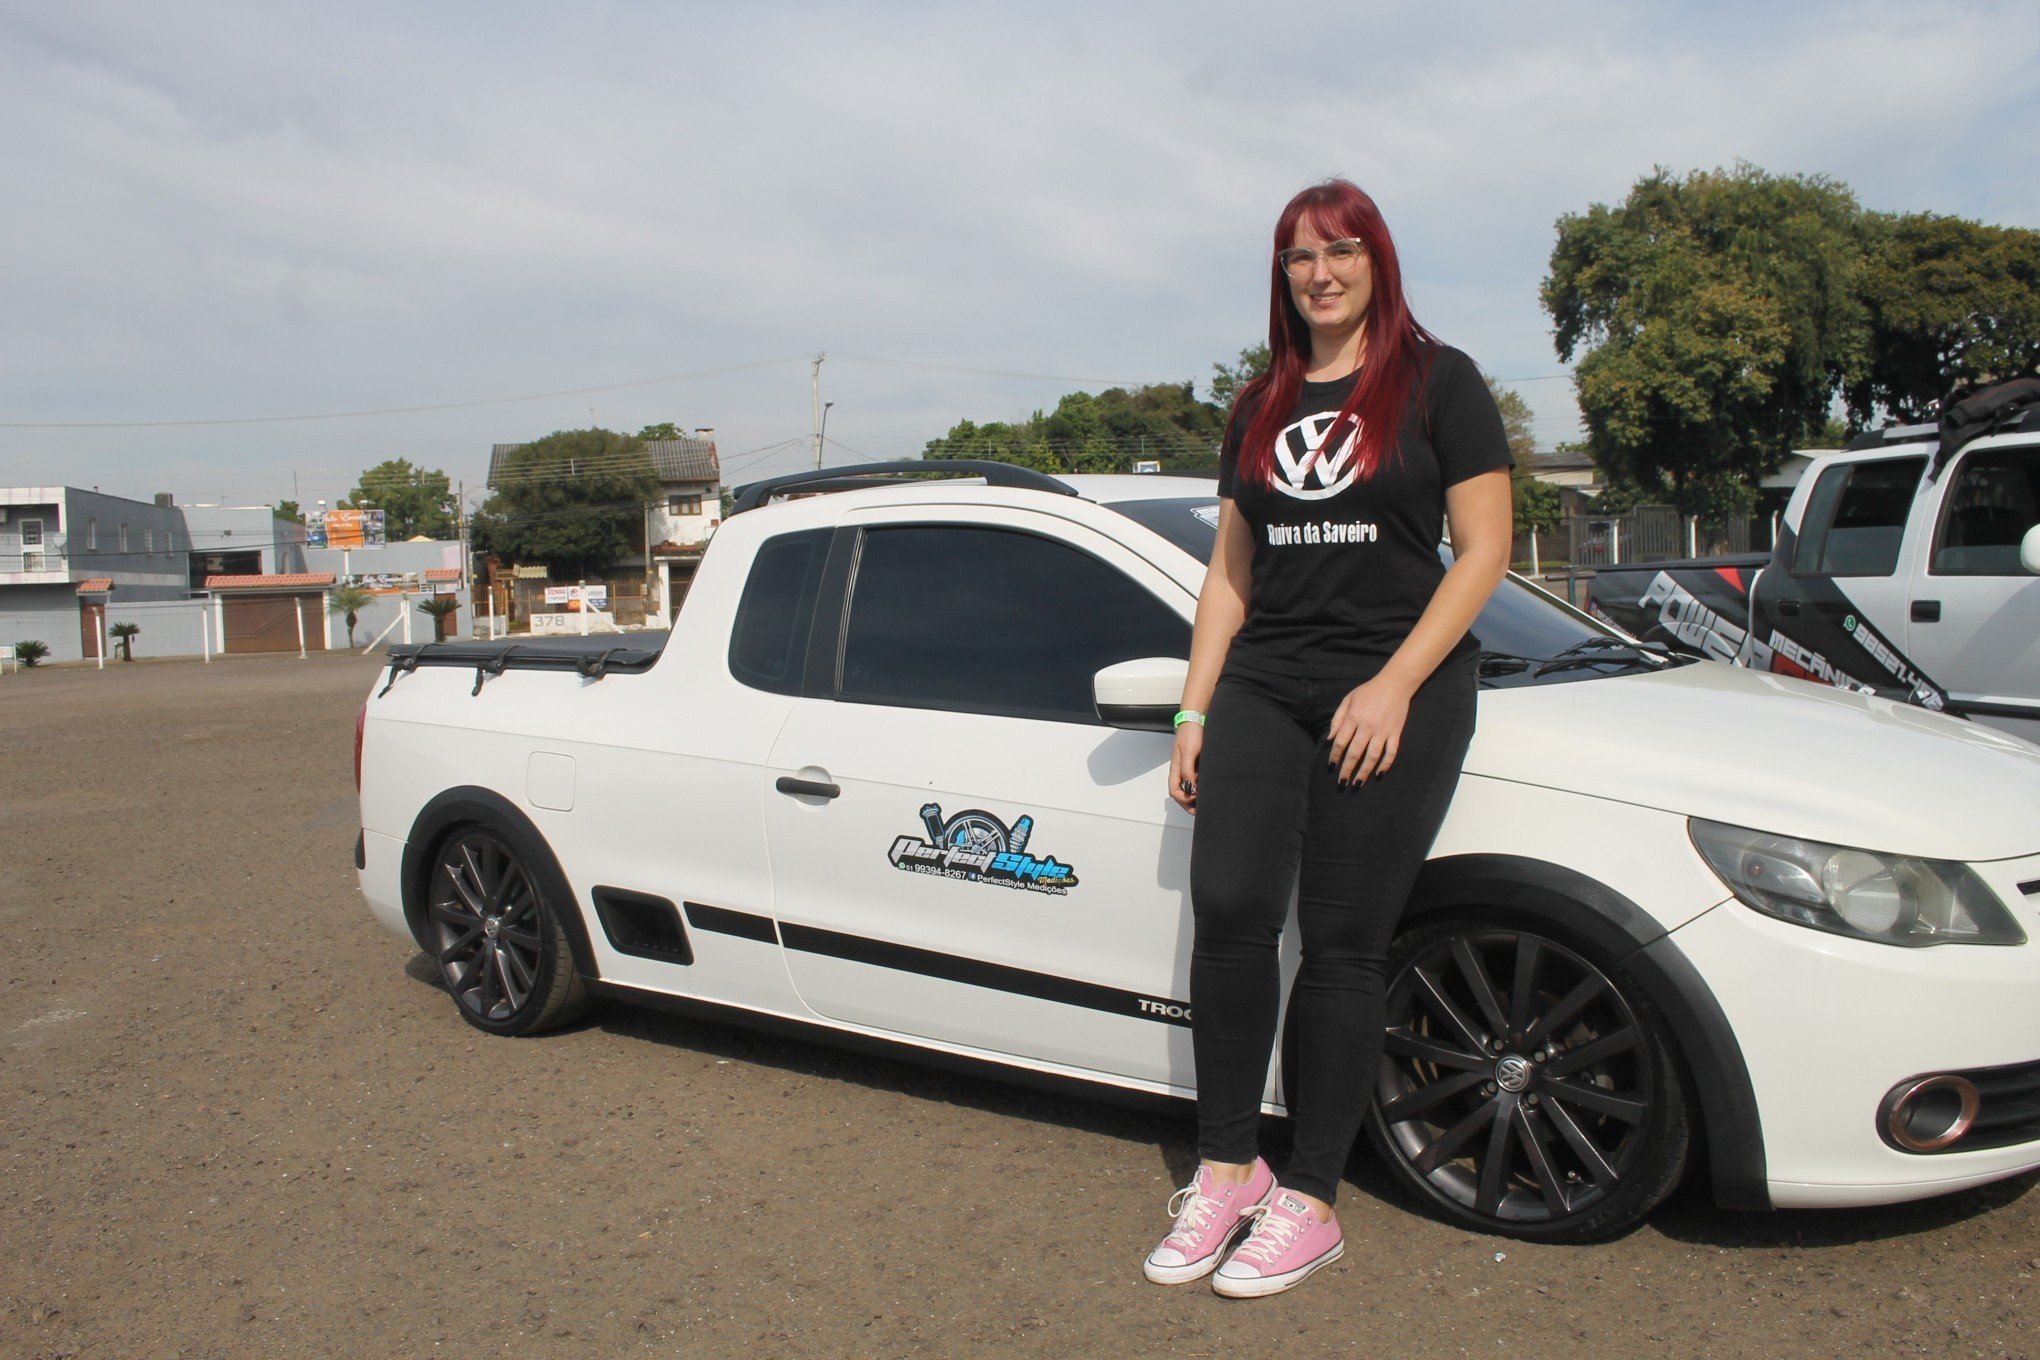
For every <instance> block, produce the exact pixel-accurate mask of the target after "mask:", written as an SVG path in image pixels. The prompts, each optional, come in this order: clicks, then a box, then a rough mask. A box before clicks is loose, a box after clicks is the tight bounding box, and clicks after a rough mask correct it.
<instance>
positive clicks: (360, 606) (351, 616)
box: [331, 586, 375, 651]
mask: <svg viewBox="0 0 2040 1360" xmlns="http://www.w3.org/2000/svg"><path fill="white" fill-rule="evenodd" d="M373 598H375V597H374V596H372V595H370V594H369V593H368V592H367V591H365V590H363V589H362V588H361V587H360V586H341V587H340V588H339V589H337V590H335V591H334V592H333V595H332V599H331V603H332V606H333V609H334V610H335V611H336V612H337V613H339V614H340V615H341V617H342V618H343V619H345V620H346V623H347V648H348V650H349V651H352V650H353V649H354V625H355V624H356V623H358V622H359V621H360V619H361V611H362V610H364V609H366V608H368V602H369V601H370V600H371V599H373Z"/></svg>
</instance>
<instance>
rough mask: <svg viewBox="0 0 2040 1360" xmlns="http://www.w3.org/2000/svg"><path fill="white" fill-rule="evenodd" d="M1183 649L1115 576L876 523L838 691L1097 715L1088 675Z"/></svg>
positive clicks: (1042, 543) (958, 534)
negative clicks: (1134, 659) (1138, 659)
mask: <svg viewBox="0 0 2040 1360" xmlns="http://www.w3.org/2000/svg"><path fill="white" fill-rule="evenodd" d="M1189 654H1190V625H1189V624H1188V623H1187V622H1185V621H1184V620H1183V619H1182V618H1181V617H1180V616H1178V615H1177V614H1176V613H1175V611H1174V610H1171V609H1169V608H1167V607H1166V606H1164V605H1163V604H1162V602H1161V601H1160V600H1158V599H1156V598H1155V597H1154V596H1153V595H1151V594H1149V593H1148V592H1147V591H1146V590H1145V589H1144V588H1142V587H1141V586H1139V585H1137V584H1135V583H1134V582H1133V581H1132V580H1130V579H1128V578H1127V577H1126V576H1125V575H1124V574H1123V573H1121V572H1120V571H1119V570H1118V569H1117V568H1115V567H1111V566H1108V565H1106V564H1105V563H1103V562H1100V561H1099V560H1098V559H1097V558H1095V557H1092V556H1090V555H1089V554H1088V553H1084V552H1080V551H1078V550H1077V549H1075V548H1072V547H1070V546H1069V545H1068V544H1065V543H1058V542H1055V541H1054V540H1052V539H1046V538H1038V537H1036V536H1035V535H1033V534H1025V533H1018V532H1014V531H1011V530H1004V529H981V528H974V527H967V526H962V525H913V526H907V527H901V528H896V529H872V530H869V531H867V532H866V534H865V535H864V542H863V545H862V547H861V548H860V550H859V552H858V556H857V574H856V580H855V584H854V585H853V587H852V593H851V597H850V619H849V623H848V626H847V627H846V628H845V630H844V634H843V680H842V690H841V692H842V697H843V698H845V699H856V700H861V701H864V702H867V703H883V704H898V705H902V706H905V707H910V708H942V709H959V710H964V711H969V712H978V713H1001V714H1008V715H1013V716H1017V717H1029V718H1051V719H1057V720H1060V721H1064V722H1091V723H1095V722H1097V721H1098V715H1097V710H1096V709H1095V708H1094V706H1093V698H1092V691H1091V678H1092V676H1093V675H1094V674H1095V673H1096V672H1097V671H1098V670H1099V669H1100V668H1101V667H1105V666H1110V665H1112V664H1114V663H1115V662H1120V661H1130V660H1132V659H1133V658H1135V657H1141V656H1179V657H1187V656H1188V655H1189Z"/></svg>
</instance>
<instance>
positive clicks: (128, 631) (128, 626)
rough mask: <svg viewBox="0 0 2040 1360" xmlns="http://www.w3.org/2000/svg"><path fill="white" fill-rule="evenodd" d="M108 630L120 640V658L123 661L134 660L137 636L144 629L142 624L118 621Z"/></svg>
mask: <svg viewBox="0 0 2040 1360" xmlns="http://www.w3.org/2000/svg"><path fill="white" fill-rule="evenodd" d="M106 631H107V632H109V633H111V634H113V636H114V637H115V639H117V640H118V641H119V643H120V659H121V660H122V661H132V660H134V659H135V636H136V635H137V634H138V633H140V632H141V631H142V625H140V624H139V623H116V624H115V625H113V627H111V628H109V629H107V630H106Z"/></svg>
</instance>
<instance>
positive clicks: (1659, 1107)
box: [1368, 915, 1691, 1242]
mask: <svg viewBox="0 0 2040 1360" xmlns="http://www.w3.org/2000/svg"><path fill="white" fill-rule="evenodd" d="M1388 978H1389V980H1388V991H1387V1025H1388V1028H1387V1034H1386V1037H1385V1049H1384V1052H1383V1055H1382V1063H1381V1071H1380V1077H1379V1080H1378V1083H1377V1087H1376V1096H1375V1103H1374V1106H1373V1109H1372V1110H1371V1112H1370V1113H1369V1116H1368V1133H1369V1135H1370V1137H1371V1138H1372V1140H1373V1142H1374V1144H1375V1147H1376V1148H1377V1149H1378V1150H1379V1151H1380V1153H1381V1155H1382V1156H1383V1158H1384V1159H1385V1160H1386V1161H1387V1162H1388V1165H1389V1167H1390V1169H1391V1170H1392V1171H1393V1173H1394V1174H1395V1176H1396V1178H1397V1179H1398V1180H1399V1181H1401V1182H1402V1183H1403V1184H1404V1185H1405V1186H1406V1187H1407V1188H1408V1189H1409V1190H1410V1191H1411V1192H1413V1193H1414V1194H1415V1195H1416V1196H1417V1197H1418V1198H1419V1199H1420V1200H1422V1201H1423V1202H1424V1203H1425V1204H1426V1205H1428V1206H1429V1207H1430V1208H1431V1209H1433V1210H1434V1211H1436V1212H1437V1213H1439V1214H1440V1215H1442V1216H1443V1217H1445V1218H1447V1219H1450V1220H1451V1221H1453V1222H1455V1223H1460V1224H1463V1225H1465V1226H1468V1227H1472V1228H1477V1229H1479V1230H1481V1231H1483V1232H1490V1233H1499V1234H1503V1235H1506V1236H1511V1237H1522V1238H1529V1239H1532V1240H1539V1241H1550V1242H1561V1241H1584V1240H1590V1239H1593V1238H1598V1237H1607V1236H1611V1235H1613V1234H1615V1233H1619V1232H1622V1231H1624V1230H1625V1229H1627V1228H1629V1227H1631V1226H1633V1225H1634V1224H1636V1223H1637V1222H1638V1221H1640V1220H1641V1219H1642V1218H1643V1216H1644V1215H1645V1214H1647V1213H1649V1212H1650V1210H1651V1209H1652V1208H1653V1207H1654V1206H1655V1205H1656V1204H1657V1203H1658V1202H1659V1201H1660V1200H1662V1199H1663V1198H1664V1197H1665V1196H1666V1195H1667V1194H1669V1193H1670V1192H1671V1189H1672V1187H1673V1186H1674V1185H1676V1184H1677V1183H1678V1180H1679V1175H1680V1173H1681V1172H1682V1171H1683V1170H1684V1169H1685V1165H1686V1154H1687V1149H1688V1146H1689V1143H1690V1139H1691V1130H1690V1128H1689V1125H1688V1121H1687V1115H1686V1103H1685V1096H1684V1092H1683V1090H1682V1088H1681V1085H1680V1079H1679V1074H1678V1072H1677V1070H1676V1069H1675V1066H1674V1063H1673V1060H1672V1057H1671V1053H1670V1051H1669V1048H1668V1045H1667V1041H1666V1034H1665V1025H1664V1021H1663V1019H1662V1017H1661V1016H1659V1014H1658V1012H1657V1009H1656V1007H1654V1006H1653V1005H1652V1004H1651V1002H1650V998H1649V997H1648V996H1647V995H1645V993H1644V991H1643V989H1642V988H1641V987H1640V986H1639V985H1638V984H1637V983H1636V982H1635V980H1634V979H1632V978H1630V977H1629V976H1628V975H1627V974H1626V973H1625V972H1624V971H1623V970H1622V969H1621V967H1620V966H1619V965H1618V964H1616V963H1615V962H1614V961H1613V960H1612V959H1608V958H1606V957H1603V956H1602V955H1601V954H1600V952H1599V951H1597V950H1594V949H1592V948H1590V947H1588V946H1586V945H1584V944H1583V943H1578V942H1570V941H1566V940H1563V939H1561V938H1559V937H1558V936H1557V935H1555V934H1553V933H1547V932H1544V931H1543V930H1542V929H1541V928H1530V927H1526V926H1524V925H1522V924H1510V923H1507V921H1506V920H1505V918H1501V917H1496V916H1486V915H1482V916H1466V917H1457V918H1453V919H1448V920H1445V921H1437V922H1432V923H1430V924H1427V925H1421V926H1419V927H1418V928H1417V929H1415V930H1413V931H1412V932H1410V933H1409V934H1408V935H1406V936H1405V937H1403V938H1402V939H1401V940H1399V941H1397V943H1396V947H1395V949H1394V951H1393V952H1392V954H1391V956H1390V958H1389V972H1388Z"/></svg>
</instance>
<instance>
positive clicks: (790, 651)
mask: <svg viewBox="0 0 2040 1360" xmlns="http://www.w3.org/2000/svg"><path fill="white" fill-rule="evenodd" d="M831 532H832V531H830V530H828V529H809V530H806V531H804V532H802V533H797V534H782V535H781V536H780V537H778V538H773V539H768V540H766V542H765V544H764V546H762V547H761V548H759V549H758V556H757V557H756V559H754V560H753V561H752V563H751V579H750V580H748V581H746V582H744V597H743V598H742V599H741V600H739V601H738V602H737V617H736V621H735V622H734V623H732V624H731V625H730V674H732V675H734V676H736V677H737V679H739V680H741V681H743V682H744V683H745V684H747V685H750V686H751V687H753V688H754V689H765V690H771V691H772V692H773V693H775V694H798V693H800V680H801V672H802V670H803V669H804V668H805V667H806V665H807V642H808V625H809V624H811V623H813V622H814V617H815V591H816V588H817V587H818V585H819V584H820V582H821V579H822V564H823V563H824V562H825V561H826V560H827V558H828V555H829V539H830V536H831Z"/></svg>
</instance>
